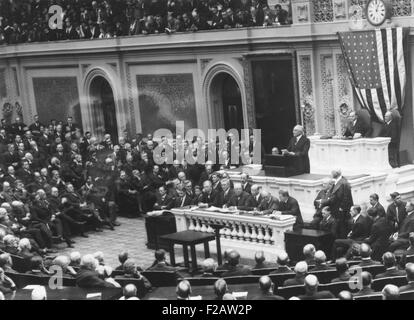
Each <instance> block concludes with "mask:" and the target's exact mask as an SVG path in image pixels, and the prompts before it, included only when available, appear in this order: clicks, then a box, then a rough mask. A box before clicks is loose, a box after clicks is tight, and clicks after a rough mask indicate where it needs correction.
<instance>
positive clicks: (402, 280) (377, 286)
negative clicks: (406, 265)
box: [372, 276, 407, 292]
mask: <svg viewBox="0 0 414 320" xmlns="http://www.w3.org/2000/svg"><path fill="white" fill-rule="evenodd" d="M387 284H393V285H395V286H397V287H401V286H405V285H406V284H407V278H406V277H405V276H402V277H387V278H380V279H375V280H374V281H373V282H372V289H373V290H375V291H378V292H380V291H382V289H384V287H385V286H386V285H387Z"/></svg>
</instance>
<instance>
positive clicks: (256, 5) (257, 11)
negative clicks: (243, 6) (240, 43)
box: [250, 0, 264, 26]
mask: <svg viewBox="0 0 414 320" xmlns="http://www.w3.org/2000/svg"><path fill="white" fill-rule="evenodd" d="M250 14H251V16H252V21H253V26H262V25H263V23H264V11H263V6H262V4H261V3H260V2H259V1H258V0H252V6H251V7H250Z"/></svg>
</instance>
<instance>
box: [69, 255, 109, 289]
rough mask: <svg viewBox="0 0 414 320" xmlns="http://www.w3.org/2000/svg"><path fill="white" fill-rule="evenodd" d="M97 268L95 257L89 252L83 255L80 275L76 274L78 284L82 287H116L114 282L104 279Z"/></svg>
mask: <svg viewBox="0 0 414 320" xmlns="http://www.w3.org/2000/svg"><path fill="white" fill-rule="evenodd" d="M95 269H96V260H95V258H94V257H93V256H92V255H89V254H88V255H85V256H83V257H82V260H81V266H80V269H79V271H78V275H77V276H76V285H77V286H78V287H80V288H95V289H97V288H114V285H113V284H111V283H109V282H106V281H105V280H102V279H101V278H100V277H99V274H98V273H97V272H96V271H95Z"/></svg>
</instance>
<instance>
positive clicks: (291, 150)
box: [282, 125, 310, 173]
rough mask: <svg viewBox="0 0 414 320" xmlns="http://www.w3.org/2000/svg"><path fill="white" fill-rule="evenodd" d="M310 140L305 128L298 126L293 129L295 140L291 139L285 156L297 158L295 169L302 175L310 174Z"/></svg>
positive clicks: (284, 152) (284, 153) (284, 151)
mask: <svg viewBox="0 0 414 320" xmlns="http://www.w3.org/2000/svg"><path fill="white" fill-rule="evenodd" d="M309 148H310V140H309V139H308V138H307V137H306V136H305V133H304V130H303V127H302V126H300V125H297V126H295V127H294V128H293V138H292V139H290V142H289V145H288V148H287V150H282V152H283V155H285V156H292V157H295V167H296V168H297V169H298V171H300V172H302V173H310V164H309V155H308V153H309Z"/></svg>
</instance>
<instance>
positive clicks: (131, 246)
mask: <svg viewBox="0 0 414 320" xmlns="http://www.w3.org/2000/svg"><path fill="white" fill-rule="evenodd" d="M118 221H119V222H120V223H121V225H120V226H119V227H116V228H115V231H111V230H108V229H104V232H89V233H88V235H89V238H81V237H76V238H74V239H73V240H74V241H76V243H75V244H74V247H75V248H73V249H69V248H67V247H66V245H65V244H60V245H58V247H57V249H58V253H57V255H58V254H65V255H69V254H70V253H71V252H72V251H79V252H80V253H81V254H82V255H84V254H93V253H95V252H97V251H102V252H103V254H104V259H105V263H106V264H107V265H109V266H111V267H113V268H116V267H117V266H118V265H119V262H118V254H119V253H120V252H122V251H128V253H129V256H130V258H133V259H135V260H136V261H137V263H138V265H139V266H140V267H142V268H143V269H145V268H147V267H149V266H151V265H152V263H153V262H154V251H153V250H150V249H147V247H146V242H147V234H146V230H145V220H144V219H143V218H140V219H127V218H122V217H119V218H118ZM211 256H212V258H214V259H215V260H216V261H217V256H216V254H215V253H212V254H211ZM175 258H176V262H177V263H182V262H183V260H184V259H183V254H182V247H180V246H176V248H175ZM203 258H204V250H203V246H202V245H201V246H197V262H198V264H200V263H201V262H202V261H203ZM249 258H250V257H247V259H246V257H242V259H241V262H242V263H244V264H249V265H252V264H253V261H252V260H251V259H249ZM169 261H170V260H169V257H168V262H169Z"/></svg>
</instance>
